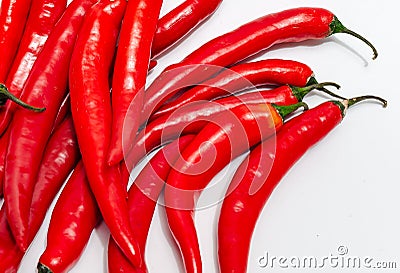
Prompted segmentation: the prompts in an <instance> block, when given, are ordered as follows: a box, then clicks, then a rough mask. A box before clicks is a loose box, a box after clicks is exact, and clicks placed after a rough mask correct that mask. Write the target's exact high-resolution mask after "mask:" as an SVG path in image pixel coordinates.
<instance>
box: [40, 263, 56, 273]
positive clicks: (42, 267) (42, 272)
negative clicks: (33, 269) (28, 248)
mask: <svg viewBox="0 0 400 273" xmlns="http://www.w3.org/2000/svg"><path fill="white" fill-rule="evenodd" d="M37 269H38V273H53V271H51V270H50V268H48V267H47V266H45V265H43V264H41V263H38V265H37Z"/></svg>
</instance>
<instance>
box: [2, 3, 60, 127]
mask: <svg viewBox="0 0 400 273" xmlns="http://www.w3.org/2000/svg"><path fill="white" fill-rule="evenodd" d="M66 4H67V1H66V0H36V1H32V5H31V9H30V11H29V17H28V19H27V22H26V27H25V30H24V34H23V36H22V40H21V42H20V44H19V48H18V52H17V55H16V56H15V58H14V60H13V65H12V67H11V69H10V71H9V73H8V76H7V79H6V82H5V85H6V86H7V88H8V90H9V91H10V93H12V94H13V95H14V96H16V97H17V98H19V97H20V96H21V93H22V89H23V87H24V85H25V83H26V80H27V79H28V76H29V74H30V72H31V70H32V67H33V65H34V64H35V62H36V60H37V58H38V56H39V54H40V52H41V51H42V49H43V47H44V45H45V43H46V42H47V38H48V36H49V35H50V33H51V32H52V31H53V28H54V25H55V24H56V23H57V21H58V20H59V18H60V16H61V15H62V14H63V12H64V10H65V6H66ZM17 108H18V106H17V105H15V104H14V103H12V102H11V101H7V103H6V104H5V105H4V106H3V107H2V108H0V135H1V134H3V133H4V131H5V130H6V129H7V127H8V125H9V123H10V121H11V120H12V117H13V114H14V112H15V110H16V109H17Z"/></svg>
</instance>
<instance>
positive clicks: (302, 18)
mask: <svg viewBox="0 0 400 273" xmlns="http://www.w3.org/2000/svg"><path fill="white" fill-rule="evenodd" d="M335 33H348V34H351V35H353V36H356V37H357V38H359V39H361V40H363V41H364V42H365V43H367V44H368V45H369V46H370V47H371V48H372V50H373V51H374V55H373V58H376V57H377V55H378V53H377V51H376V49H375V48H374V47H373V45H372V44H371V43H370V42H369V41H367V40H366V39H365V38H363V37H361V36H360V35H359V34H357V33H354V32H353V31H351V30H349V29H347V28H346V27H344V26H343V25H342V24H341V23H340V21H339V20H338V19H337V17H336V16H335V15H334V14H332V13H331V12H330V11H328V10H325V9H321V8H308V7H306V8H295V9H289V10H284V11H282V12H278V13H274V14H269V15H266V16H264V17H261V18H258V19H256V20H254V21H252V22H249V23H247V24H245V25H243V26H241V27H239V28H237V29H236V30H233V31H231V32H229V33H226V34H224V35H222V36H219V37H217V38H215V39H213V40H211V41H209V42H207V43H205V44H204V45H203V46H201V47H200V48H199V49H197V50H195V51H194V52H192V53H191V54H189V55H188V56H187V57H186V58H185V59H183V60H182V61H181V62H179V63H177V64H173V65H170V66H168V67H167V68H166V69H165V70H164V72H163V73H162V74H161V75H160V76H159V77H158V78H157V79H156V80H155V81H154V82H153V83H152V84H151V85H150V86H149V88H148V89H147V90H146V93H145V100H144V101H145V104H144V106H143V111H142V112H143V114H142V115H143V116H144V117H145V118H148V117H150V115H151V114H152V113H153V112H155V111H156V110H157V109H158V108H159V107H160V106H161V105H162V103H163V102H165V100H167V99H168V98H169V97H170V96H171V95H172V94H176V93H177V92H178V91H179V90H180V89H181V88H182V87H184V86H188V85H194V84H197V83H199V82H202V81H204V80H206V79H208V78H209V77H211V76H212V75H213V74H215V72H216V70H215V69H210V67H209V66H208V65H214V66H220V67H221V68H223V67H228V66H231V65H233V64H235V63H237V62H239V61H241V60H244V59H246V58H248V57H250V56H252V55H254V54H256V53H258V52H260V51H262V50H266V49H268V48H269V47H271V46H273V45H275V44H280V43H286V42H301V41H305V40H309V39H323V38H326V37H328V36H330V35H332V34H335ZM200 64H202V65H200Z"/></svg>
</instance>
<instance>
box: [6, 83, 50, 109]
mask: <svg viewBox="0 0 400 273" xmlns="http://www.w3.org/2000/svg"><path fill="white" fill-rule="evenodd" d="M7 100H11V101H12V102H15V103H16V104H18V105H20V106H22V107H24V108H25V109H28V110H31V111H33V112H38V113H40V112H43V111H44V110H46V108H38V107H34V106H31V105H29V104H27V103H25V102H23V101H21V100H20V99H18V98H17V97H16V96H14V95H13V94H11V93H10V92H9V91H8V88H7V87H6V86H5V85H4V84H1V83H0V105H4V104H5V103H6V101H7Z"/></svg>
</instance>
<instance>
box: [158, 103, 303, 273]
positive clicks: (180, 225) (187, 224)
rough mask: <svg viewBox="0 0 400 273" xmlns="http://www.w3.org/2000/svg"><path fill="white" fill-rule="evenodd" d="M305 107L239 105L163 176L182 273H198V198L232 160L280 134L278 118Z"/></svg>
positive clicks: (209, 125) (217, 120)
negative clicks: (184, 271) (181, 262)
mask: <svg viewBox="0 0 400 273" xmlns="http://www.w3.org/2000/svg"><path fill="white" fill-rule="evenodd" d="M301 106H305V104H304V103H299V104H294V105H291V106H289V107H288V108H286V107H285V108H284V109H288V110H289V109H290V110H289V111H287V112H286V111H285V113H284V112H283V111H281V110H279V109H283V108H278V106H276V105H274V106H273V105H271V104H259V105H241V106H238V107H236V108H233V109H232V110H231V111H229V112H225V113H223V114H221V115H218V116H217V117H216V118H215V119H213V120H212V121H210V122H209V123H207V125H206V126H205V127H204V128H203V129H202V130H201V131H200V132H199V133H198V134H197V135H196V137H195V138H194V139H193V141H192V142H191V143H190V144H189V145H188V146H187V147H186V148H185V149H184V150H183V152H182V156H181V157H180V158H179V159H178V160H177V161H176V162H175V164H174V165H173V168H172V169H171V172H170V173H169V175H168V178H167V182H166V187H165V195H164V196H165V205H166V206H165V209H166V213H167V220H168V225H169V228H170V230H171V233H172V235H173V236H174V239H175V241H176V243H177V245H178V247H179V249H180V251H181V254H182V257H183V261H184V265H185V269H186V272H187V273H194V272H202V262H201V255H200V248H199V244H198V238H197V233H196V228H195V225H194V209H195V204H196V202H197V200H198V197H199V195H200V194H201V192H202V191H203V190H204V188H205V187H206V186H207V184H208V183H209V182H210V181H211V179H212V178H213V177H214V176H215V175H216V174H217V173H218V172H219V171H221V170H222V169H223V168H224V167H225V166H226V165H228V164H229V162H230V161H231V160H233V159H234V158H236V157H237V156H239V155H240V154H242V153H244V152H246V151H247V150H249V149H250V147H252V146H254V145H255V144H257V143H259V142H260V141H262V140H264V139H266V138H268V137H271V138H272V139H274V134H275V132H276V131H279V129H280V128H281V126H282V124H283V118H284V117H285V116H286V115H287V114H288V113H291V112H293V111H294V110H296V109H298V108H299V107H301Z"/></svg>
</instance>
